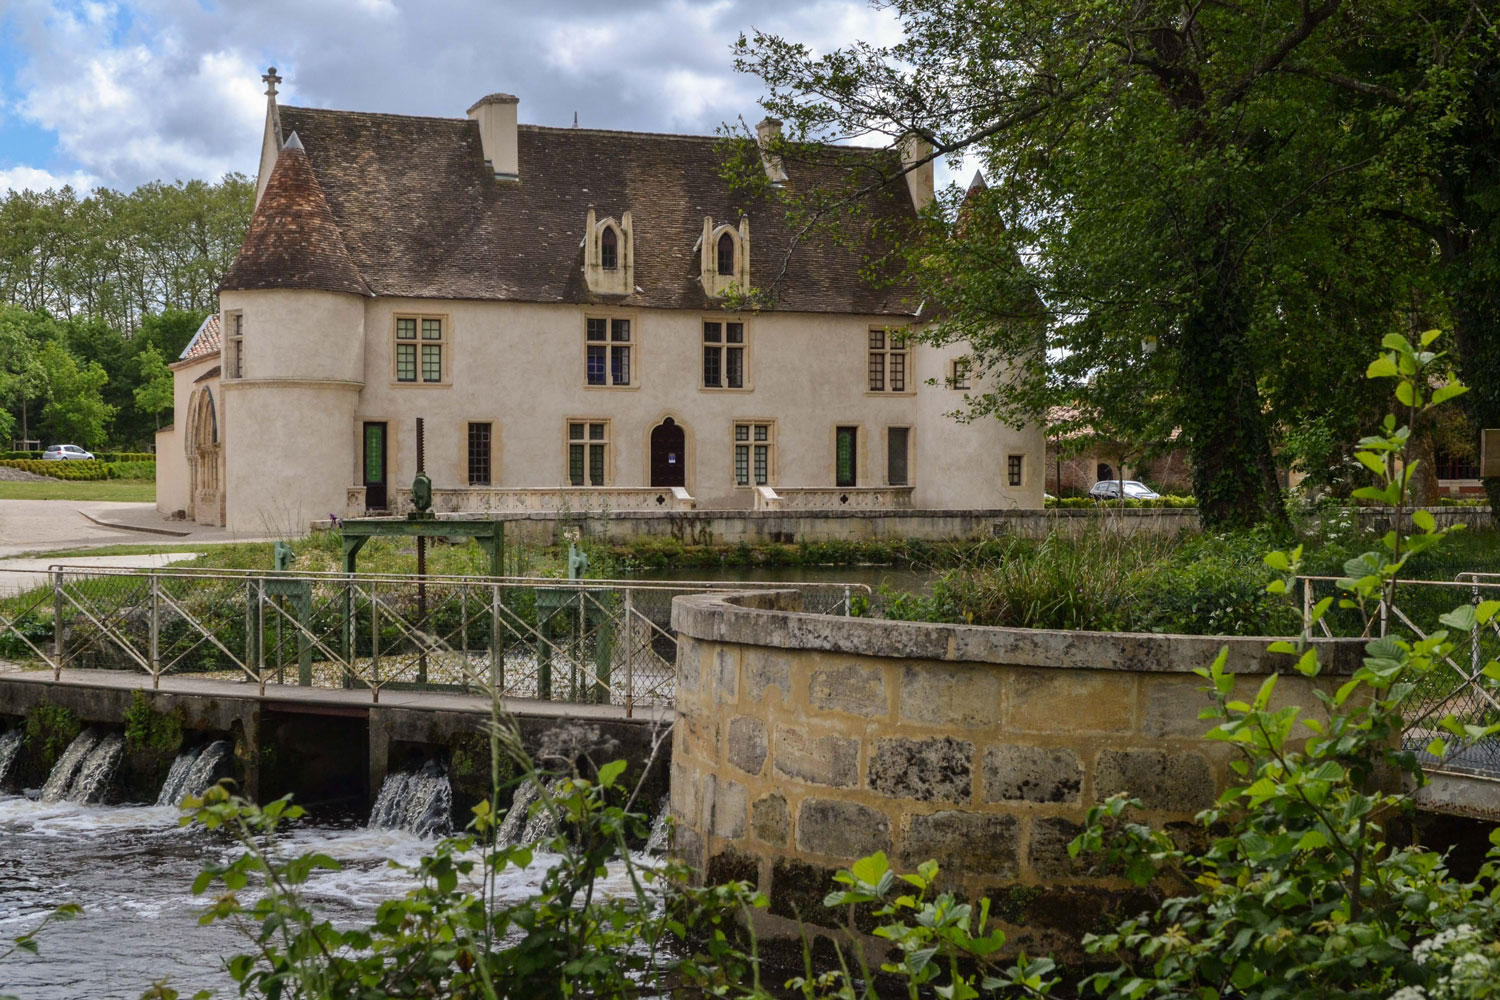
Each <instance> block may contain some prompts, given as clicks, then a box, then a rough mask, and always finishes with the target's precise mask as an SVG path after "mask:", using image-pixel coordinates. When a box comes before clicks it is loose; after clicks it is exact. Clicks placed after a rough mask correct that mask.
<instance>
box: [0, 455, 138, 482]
mask: <svg viewBox="0 0 1500 1000" xmlns="http://www.w3.org/2000/svg"><path fill="white" fill-rule="evenodd" d="M0 465H6V466H9V467H11V468H13V469H20V470H21V471H22V472H30V473H32V474H33V475H38V476H47V477H49V478H52V479H64V480H67V481H69V482H97V481H99V480H101V479H155V478H156V456H154V455H146V456H145V458H144V459H139V458H137V459H131V460H130V461H105V460H103V459H96V460H94V461H83V462H78V461H72V460H69V461H65V462H44V461H42V460H41V459H36V458H6V459H0Z"/></svg>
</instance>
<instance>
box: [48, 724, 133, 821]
mask: <svg viewBox="0 0 1500 1000" xmlns="http://www.w3.org/2000/svg"><path fill="white" fill-rule="evenodd" d="M124 753H125V737H124V736H122V735H121V734H120V733H101V732H100V731H99V730H97V729H93V728H89V729H85V730H84V731H83V732H81V733H79V734H78V737H77V739H75V740H74V741H73V742H72V743H70V744H69V745H68V748H67V749H66V750H64V751H63V753H62V756H61V757H59V758H58V759H57V763H56V764H55V765H53V768H52V773H51V774H50V775H48V776H47V783H46V784H45V785H43V786H42V801H43V802H63V801H67V802H80V803H84V804H87V803H90V802H98V801H99V800H100V799H101V798H103V797H104V792H105V790H106V789H107V788H108V787H109V782H110V779H111V778H113V777H114V776H115V769H116V768H118V767H119V766H120V757H121V756H123V755H124Z"/></svg>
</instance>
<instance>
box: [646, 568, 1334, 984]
mask: <svg viewBox="0 0 1500 1000" xmlns="http://www.w3.org/2000/svg"><path fill="white" fill-rule="evenodd" d="M797 601H798V597H797V595H796V594H795V593H791V592H760V593H755V594H738V595H722V594H721V595H702V596H693V597H679V598H677V600H676V601H675V602H674V604H673V613H672V624H673V627H674V628H676V629H677V630H678V632H679V634H680V635H681V637H682V640H683V641H682V644H681V646H680V647H679V658H678V685H677V691H678V696H677V719H678V723H679V724H678V727H677V738H676V739H675V741H674V744H673V761H672V789H671V800H672V814H673V816H674V818H675V819H676V823H677V827H676V830H677V842H676V849H677V850H678V852H679V853H680V854H681V855H682V856H683V857H684V858H685V859H686V860H687V861H689V863H691V864H693V865H694V867H695V868H697V869H698V870H699V871H700V872H705V873H711V872H727V871H734V872H738V873H741V875H740V876H737V877H753V879H754V880H755V881H757V882H758V884H759V887H760V888H761V890H762V891H764V892H766V893H767V894H768V895H769V896H770V898H771V906H770V909H769V912H767V913H764V914H760V915H758V916H757V918H756V919H757V921H758V922H759V923H760V925H761V926H760V927H759V928H758V930H759V932H760V933H761V934H762V935H765V936H766V937H767V938H768V939H775V938H776V937H777V936H778V935H780V936H783V937H785V936H794V935H796V934H797V933H798V930H799V924H798V921H799V920H800V921H802V922H804V923H805V924H806V925H808V926H811V927H815V928H816V927H819V926H823V927H827V926H831V925H834V924H837V923H839V922H840V921H839V917H838V916H837V915H835V914H833V913H831V912H829V911H827V910H825V909H824V908H823V906H822V899H823V896H824V895H825V894H826V893H827V892H828V891H829V890H830V888H831V881H830V880H831V877H832V875H833V873H834V872H835V871H836V870H837V869H838V868H841V867H846V866H847V865H849V864H850V862H852V861H853V860H855V859H856V858H858V857H860V856H862V855H866V854H870V853H873V852H875V851H884V852H886V854H887V855H888V856H889V857H890V858H891V859H892V863H893V864H895V865H896V866H897V867H898V868H899V869H903V870H909V869H913V868H915V867H916V866H917V865H918V864H920V863H921V862H923V861H925V860H928V859H932V860H935V861H937V862H938V864H939V865H940V866H941V868H942V875H941V881H942V884H943V885H944V886H945V887H949V888H953V889H956V890H959V891H961V892H962V893H963V894H965V895H966V896H967V897H968V898H970V899H973V900H976V901H977V900H978V899H980V898H986V897H987V898H989V899H990V900H991V904H992V907H993V908H994V912H995V913H996V914H997V915H999V917H1000V919H1001V920H1002V921H1003V923H1004V924H1006V925H1007V929H1008V932H1009V935H1010V937H1011V940H1012V943H1014V944H1017V945H1024V946H1025V947H1026V948H1027V949H1028V950H1029V951H1031V952H1032V953H1036V951H1037V949H1038V948H1045V949H1046V950H1048V951H1056V952H1058V953H1059V954H1060V955H1062V956H1064V957H1075V958H1076V957H1078V955H1079V954H1080V952H1079V951H1078V949H1077V944H1078V942H1079V940H1080V939H1081V937H1082V935H1083V934H1084V933H1086V932H1088V931H1091V930H1095V929H1097V928H1098V927H1099V926H1100V925H1101V924H1102V923H1103V922H1105V921H1107V920H1111V919H1114V918H1117V917H1119V916H1120V915H1122V914H1123V913H1126V912H1133V910H1131V908H1132V907H1134V908H1136V909H1138V908H1139V907H1141V906H1147V905H1151V904H1152V897H1151V896H1150V894H1149V893H1147V894H1142V893H1141V892H1140V891H1138V890H1136V889H1135V888H1134V887H1133V886H1131V885H1130V884H1129V883H1127V882H1125V881H1124V880H1122V879H1120V878H1118V877H1114V876H1110V875H1108V874H1101V873H1099V872H1098V871H1096V870H1094V869H1093V867H1092V865H1091V863H1090V862H1089V861H1088V860H1083V859H1075V858H1072V857H1070V856H1069V855H1068V850H1067V848H1068V843H1069V841H1071V840H1072V839H1073V838H1074V837H1075V836H1077V835H1078V833H1079V831H1080V830H1081V829H1082V824H1083V822H1084V819H1085V816H1086V813H1087V812H1088V809H1089V807H1090V806H1091V805H1093V804H1095V803H1097V802H1100V801H1102V800H1104V799H1106V798H1108V797H1109V796H1110V795H1113V794H1115V793H1117V792H1126V793H1129V794H1131V795H1133V796H1135V797H1138V798H1140V799H1141V801H1142V803H1143V805H1144V807H1145V814H1144V818H1145V819H1146V820H1147V821H1148V822H1151V823H1153V824H1156V825H1158V826H1165V825H1168V824H1184V823H1188V822H1190V821H1191V820H1192V817H1193V815H1194V814H1195V813H1197V812H1198V811H1199V810H1201V809H1203V808H1204V807H1205V806H1208V805H1210V804H1211V803H1212V802H1213V800H1214V798H1215V796H1216V795H1217V794H1218V792H1219V791H1220V790H1221V789H1223V788H1224V787H1225V786H1226V785H1227V784H1228V782H1229V779H1230V770H1229V763H1230V760H1231V754H1232V753H1233V751H1232V749H1231V748H1230V747H1229V746H1228V745H1227V744H1223V743H1219V742H1216V741H1210V740H1206V739H1204V738H1203V735H1202V734H1203V733H1204V732H1205V731H1206V729H1207V728H1208V723H1206V722H1204V721H1203V720H1200V719H1199V718H1198V713H1199V712H1200V711H1201V710H1202V708H1203V707H1204V706H1205V705H1206V704H1207V696H1206V695H1205V694H1204V693H1203V692H1202V690H1201V689H1202V687H1203V686H1204V684H1205V683H1206V682H1204V681H1202V680H1201V679H1200V678H1198V677H1195V676H1193V674H1192V671H1193V670H1194V669H1196V668H1199V667H1206V666H1207V665H1208V664H1209V663H1210V662H1212V660H1213V658H1214V656H1215V655H1216V654H1217V652H1218V650H1219V648H1220V646H1227V647H1228V650H1229V654H1228V655H1229V660H1228V663H1229V669H1230V670H1231V671H1232V672H1234V673H1235V674H1237V675H1240V676H1239V677H1238V679H1237V681H1236V684H1237V687H1242V688H1243V689H1244V693H1245V695H1246V696H1249V695H1250V694H1252V693H1253V692H1254V690H1255V689H1256V688H1257V687H1259V685H1260V683H1261V681H1262V680H1263V679H1264V677H1265V675H1267V674H1269V673H1273V672H1278V673H1283V674H1284V676H1282V677H1281V678H1280V680H1279V681H1278V687H1277V697H1276V702H1277V703H1278V704H1290V703H1296V704H1299V705H1302V706H1304V707H1305V708H1306V710H1307V712H1308V714H1309V715H1312V716H1315V717H1321V716H1322V712H1321V711H1320V706H1319V704H1318V701H1317V698H1316V697H1315V694H1314V691H1313V687H1314V685H1315V684H1318V685H1325V686H1327V688H1330V689H1331V687H1332V686H1333V685H1335V684H1337V683H1338V682H1339V681H1341V680H1342V677H1343V676H1347V675H1348V674H1349V673H1350V672H1352V671H1353V670H1354V669H1355V668H1356V667H1357V666H1358V663H1359V660H1360V657H1361V655H1362V651H1363V646H1362V643H1361V642H1359V641H1358V640H1327V641H1320V642H1319V643H1318V644H1319V646H1320V647H1321V658H1322V662H1323V663H1324V667H1325V674H1324V676H1323V677H1322V678H1320V679H1319V680H1317V681H1310V680H1308V679H1307V678H1304V677H1302V676H1301V675H1300V674H1297V673H1295V672H1294V671H1292V670H1291V669H1290V666H1291V663H1290V658H1287V657H1282V656H1277V655H1274V654H1269V653H1267V652H1266V645H1267V644H1268V643H1269V642H1270V641H1271V640H1269V639H1258V638H1232V639H1220V638H1211V637H1202V636H1163V635H1123V634H1111V633H1089V632H1047V631H1039V630H1023V629H998V628H978V627H970V626H948V625H927V624H920V623H911V622H887V621H876V620H866V619H858V618H838V617H830V616H823V615H811V614H802V613H800V609H799V606H798V604H797Z"/></svg>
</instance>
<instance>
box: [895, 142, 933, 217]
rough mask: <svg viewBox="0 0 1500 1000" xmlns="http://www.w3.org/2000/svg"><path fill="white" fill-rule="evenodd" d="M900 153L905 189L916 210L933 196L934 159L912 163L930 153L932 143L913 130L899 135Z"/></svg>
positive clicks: (924, 205)
mask: <svg viewBox="0 0 1500 1000" xmlns="http://www.w3.org/2000/svg"><path fill="white" fill-rule="evenodd" d="M896 148H897V150H898V151H899V152H900V153H901V166H902V167H903V168H905V169H906V189H907V190H908V191H910V192H911V203H912V204H913V205H914V206H916V209H917V211H918V212H920V211H922V209H924V208H926V207H927V206H928V205H931V204H932V201H933V198H934V197H935V195H934V194H933V179H932V178H933V166H934V165H935V164H936V162H937V161H936V160H928V161H927V162H926V163H923V164H922V165H921V166H920V167H913V166H912V164H913V163H916V162H917V161H918V160H920V159H922V158H923V157H924V156H931V155H932V143H930V142H928V141H927V140H926V139H923V138H922V137H921V136H919V135H917V134H916V133H915V132H908V133H906V135H904V136H902V137H901V141H900V142H898V143H897V144H896Z"/></svg>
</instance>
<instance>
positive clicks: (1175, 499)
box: [1046, 496, 1198, 510]
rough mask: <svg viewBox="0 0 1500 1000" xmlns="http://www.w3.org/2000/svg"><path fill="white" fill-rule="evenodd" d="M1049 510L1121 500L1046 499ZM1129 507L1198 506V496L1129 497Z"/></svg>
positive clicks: (1107, 504)
mask: <svg viewBox="0 0 1500 1000" xmlns="http://www.w3.org/2000/svg"><path fill="white" fill-rule="evenodd" d="M1046 505H1047V509H1048V510H1092V509H1094V508H1095V507H1119V506H1121V503H1120V501H1119V500H1095V499H1094V498H1093V497H1063V498H1062V499H1055V498H1054V499H1049V500H1047V501H1046ZM1124 506H1125V507H1126V508H1127V509H1135V508H1141V507H1158V508H1160V507H1166V508H1170V509H1173V510H1177V509H1181V508H1183V507H1196V506H1198V500H1197V498H1196V497H1191V496H1186V497H1179V496H1164V497H1159V498H1157V499H1155V500H1135V499H1129V498H1127V499H1126V500H1125V502H1124Z"/></svg>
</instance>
